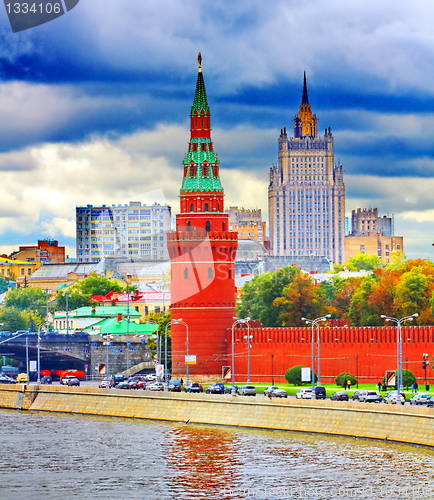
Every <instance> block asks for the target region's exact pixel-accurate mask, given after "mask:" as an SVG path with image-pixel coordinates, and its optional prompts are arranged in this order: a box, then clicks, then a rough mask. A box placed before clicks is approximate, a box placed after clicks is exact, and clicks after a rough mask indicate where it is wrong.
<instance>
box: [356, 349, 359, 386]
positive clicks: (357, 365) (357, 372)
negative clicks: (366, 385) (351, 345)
mask: <svg viewBox="0 0 434 500" xmlns="http://www.w3.org/2000/svg"><path fill="white" fill-rule="evenodd" d="M356 379H357V384H356V387H357V389H358V388H359V356H356Z"/></svg>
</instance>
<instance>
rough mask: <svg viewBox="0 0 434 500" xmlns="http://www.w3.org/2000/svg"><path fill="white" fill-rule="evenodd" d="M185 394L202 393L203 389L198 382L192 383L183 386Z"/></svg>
mask: <svg viewBox="0 0 434 500" xmlns="http://www.w3.org/2000/svg"><path fill="white" fill-rule="evenodd" d="M184 390H185V392H197V393H199V392H203V387H202V386H201V385H200V384H199V383H198V382H192V383H191V384H187V385H186V386H185V389H184Z"/></svg>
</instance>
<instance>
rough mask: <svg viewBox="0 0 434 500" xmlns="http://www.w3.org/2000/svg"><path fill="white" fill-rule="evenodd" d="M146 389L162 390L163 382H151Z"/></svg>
mask: <svg viewBox="0 0 434 500" xmlns="http://www.w3.org/2000/svg"><path fill="white" fill-rule="evenodd" d="M148 389H149V390H150V391H164V384H163V383H162V382H153V383H152V384H151V385H150V386H149V387H148Z"/></svg>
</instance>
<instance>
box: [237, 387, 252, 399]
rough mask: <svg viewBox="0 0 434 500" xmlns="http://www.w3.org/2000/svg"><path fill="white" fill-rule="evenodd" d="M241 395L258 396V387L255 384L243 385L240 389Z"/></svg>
mask: <svg viewBox="0 0 434 500" xmlns="http://www.w3.org/2000/svg"><path fill="white" fill-rule="evenodd" d="M238 394H239V395H240V396H256V387H255V386H254V385H242V386H241V387H240V388H239V389H238Z"/></svg>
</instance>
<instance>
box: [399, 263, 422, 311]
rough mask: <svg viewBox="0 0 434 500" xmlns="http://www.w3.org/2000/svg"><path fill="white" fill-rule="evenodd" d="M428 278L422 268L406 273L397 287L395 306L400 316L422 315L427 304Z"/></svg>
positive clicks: (414, 268)
mask: <svg viewBox="0 0 434 500" xmlns="http://www.w3.org/2000/svg"><path fill="white" fill-rule="evenodd" d="M428 281H429V280H428V277H427V276H426V275H425V274H424V273H423V272H422V268H421V267H420V266H416V267H413V268H412V269H411V270H410V271H408V272H406V273H404V274H403V275H402V276H401V279H400V281H399V283H398V285H397V287H396V295H395V300H394V306H395V309H396V313H397V314H398V315H399V316H407V315H411V314H414V313H415V312H417V313H419V314H420V313H421V311H422V310H423V309H424V308H425V305H426V302H427V299H428V297H427V292H428V288H429V286H428V285H429V284H428Z"/></svg>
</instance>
